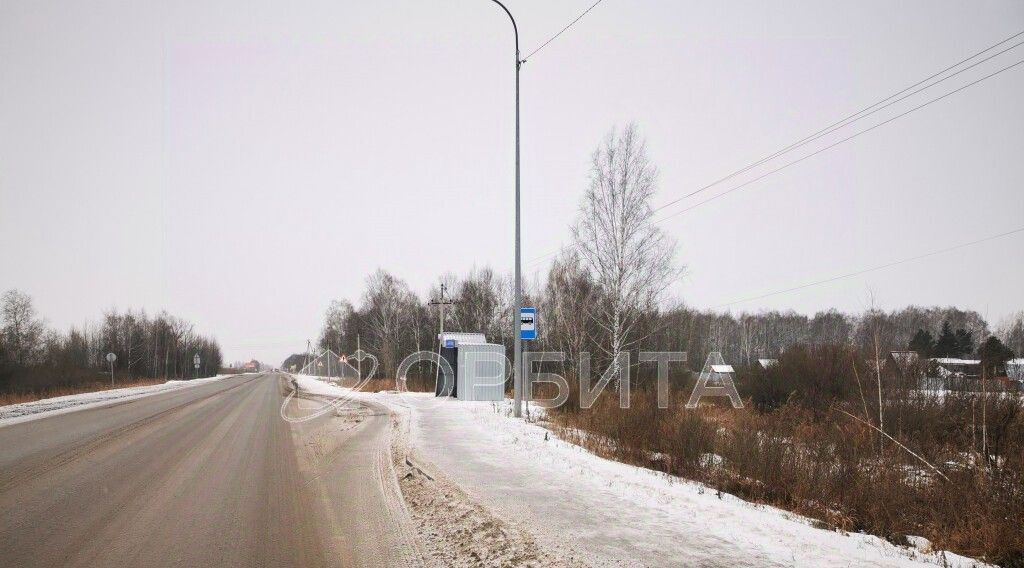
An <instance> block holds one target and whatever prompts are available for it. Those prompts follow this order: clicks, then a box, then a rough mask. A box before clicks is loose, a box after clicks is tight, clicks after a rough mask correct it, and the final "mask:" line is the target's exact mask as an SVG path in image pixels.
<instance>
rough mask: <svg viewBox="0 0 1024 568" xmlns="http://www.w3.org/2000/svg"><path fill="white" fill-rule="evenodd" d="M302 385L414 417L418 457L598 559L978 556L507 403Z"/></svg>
mask: <svg viewBox="0 0 1024 568" xmlns="http://www.w3.org/2000/svg"><path fill="white" fill-rule="evenodd" d="M297 380H298V382H299V385H300V389H308V390H311V391H314V390H315V392H317V393H318V394H324V395H335V396H342V395H350V396H353V397H355V398H365V399H367V400H372V401H376V402H379V403H382V404H385V405H387V406H388V407H390V408H391V409H392V410H393V411H394V412H396V413H398V414H400V415H402V416H404V417H406V418H407V419H408V425H409V429H410V432H409V434H408V436H409V439H408V441H407V443H409V444H410V445H411V446H412V452H413V456H414V458H415V459H418V460H422V461H423V462H427V463H428V466H427V467H429V465H433V466H434V467H436V468H437V469H439V470H441V471H443V472H444V473H445V475H446V476H447V477H448V478H450V479H451V480H453V481H455V482H456V483H458V484H459V485H460V486H461V487H462V488H463V489H464V490H465V491H466V492H467V493H468V494H469V495H470V496H472V497H473V498H474V499H477V500H479V501H480V502H481V503H482V504H484V505H485V506H487V507H489V508H491V509H492V510H494V511H496V512H497V513H499V514H500V515H501V516H502V517H504V518H506V519H509V520H510V521H512V522H513V523H516V524H518V525H520V526H524V527H526V528H527V529H528V530H530V531H531V533H532V534H533V535H534V536H535V538H536V539H537V541H538V542H539V543H540V544H541V545H542V546H544V547H547V548H550V549H552V550H558V551H563V552H564V551H572V553H573V554H574V555H575V554H578V555H581V556H583V557H584V558H587V559H588V560H589V561H590V562H591V563H593V564H598V565H608V564H610V565H630V566H633V565H638V566H684V565H685V566H695V565H696V566H901V567H902V566H921V565H936V564H937V565H948V566H971V565H977V564H978V563H977V562H976V561H974V560H972V559H969V558H965V557H962V556H958V555H955V554H951V553H935V554H926V553H923V552H919V551H917V550H913V549H908V548H903V547H898V546H895V545H892V544H890V543H888V542H886V541H885V540H883V539H880V538H877V537H874V536H869V535H864V534H856V533H852V534H850V533H839V532H835V531H829V530H824V529H818V528H814V527H813V526H812V521H810V520H809V519H806V518H803V517H800V516H798V515H794V514H791V513H788V512H785V511H783V510H781V509H777V508H774V507H767V506H761V505H755V504H751V503H748V502H745V501H743V500H741V499H739V498H736V497H734V496H732V495H728V494H722V495H717V494H716V492H715V490H714V489H711V488H708V487H706V486H704V485H702V484H699V483H694V482H691V481H686V480H683V479H680V478H676V477H671V476H667V475H664V474H661V473H658V472H654V471H651V470H646V469H643V468H638V467H635V466H631V465H627V464H623V463H619V462H615V461H611V460H607V459H603V458H600V457H598V456H595V455H594V454H591V453H590V452H587V451H585V450H583V449H582V448H580V447H579V446H575V445H572V444H569V443H567V442H564V441H562V440H559V439H557V437H556V436H555V435H554V433H552V432H550V431H548V430H547V429H545V428H543V427H541V426H539V425H537V424H532V423H528V422H525V421H523V420H518V419H514V418H511V417H510V414H511V412H510V404H509V402H508V401H504V402H501V403H489V402H461V401H456V400H452V399H438V398H435V397H434V396H433V395H431V394H424V393H401V394H399V393H373V394H366V393H351V392H350V391H347V390H345V389H341V388H338V387H335V386H333V385H330V384H328V383H325V382H322V381H318V380H316V379H315V378H312V377H298V378H297Z"/></svg>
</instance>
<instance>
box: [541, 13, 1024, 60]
mask: <svg viewBox="0 0 1024 568" xmlns="http://www.w3.org/2000/svg"><path fill="white" fill-rule="evenodd" d="M603 1H604V0H597V2H594V3H593V4H591V6H590V7H589V8H587V9H586V10H584V11H583V13H582V14H580V15H579V16H576V19H575V20H573V21H571V22H569V25H567V26H565V27H564V28H562V29H561V30H559V31H558V33H557V34H555V35H553V36H551V37H550V38H548V40H547V41H545V42H544V43H542V44H540V47H538V48H537V49H535V50H533V51H531V52H530V54H529V55H527V56H526V57H524V58H523V59H522V62H523V63H525V62H526V60H527V59H529V58H531V57H533V55H534V54H535V53H537V52H538V51H540V50H542V49H544V48H545V47H547V45H548V44H549V43H551V42H553V41H555V39H557V38H558V36H560V35H562V34H563V33H565V31H566V30H568V29H569V28H571V27H573V25H575V24H576V22H578V21H580V20H582V19H583V16H586V15H587V14H588V13H589V12H590V11H591V10H593V9H594V8H595V7H597V5H598V4H600V3H601V2H603ZM1021 33H1024V32H1021Z"/></svg>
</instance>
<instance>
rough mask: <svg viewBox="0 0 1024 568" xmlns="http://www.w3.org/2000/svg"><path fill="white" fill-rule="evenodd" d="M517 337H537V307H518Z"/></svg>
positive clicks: (526, 338) (528, 338)
mask: <svg viewBox="0 0 1024 568" xmlns="http://www.w3.org/2000/svg"><path fill="white" fill-rule="evenodd" d="M519 338H520V339H523V340H530V339H537V308H520V310H519Z"/></svg>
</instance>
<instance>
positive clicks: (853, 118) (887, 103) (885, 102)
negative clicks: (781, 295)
mask: <svg viewBox="0 0 1024 568" xmlns="http://www.w3.org/2000/svg"><path fill="white" fill-rule="evenodd" d="M1020 35H1024V31H1022V32H1019V33H1017V34H1015V35H1013V36H1010V37H1009V38H1007V39H1004V40H1003V41H1001V42H999V43H997V44H995V45H993V46H991V47H988V48H985V49H983V50H981V51H979V52H978V53H975V54H974V55H972V56H970V57H968V58H966V59H964V60H961V61H960V62H958V63H956V64H954V65H951V66H949V67H947V68H945V69H943V70H942V71H939V72H938V73H935V74H933V75H931V76H930V77H927V78H925V79H923V80H921V81H918V82H917V83H914V84H913V85H911V86H909V87H907V88H905V89H903V90H902V91H899V92H897V93H894V94H892V95H889V96H888V97H886V98H884V99H882V100H880V101H878V102H876V103H874V104H872V105H869V106H867V107H865V108H863V109H861V110H859V111H857V112H855V113H853V114H851V115H849V116H847V117H845V118H843V119H841V120H839V121H837V122H834V123H832V124H830V125H828V126H826V127H825V128H822V129H821V130H818V131H817V132H815V133H813V134H809V135H808V136H805V137H804V138H801V139H800V140H797V141H796V142H793V143H792V144H790V145H789V146H786V147H785V148H782V149H781V150H778V151H776V152H774V153H772V154H769V155H767V156H765V157H763V158H761V159H760V160H757V161H755V162H752V163H750V164H748V165H746V166H744V167H742V168H740V169H738V170H736V171H734V172H732V173H731V174H729V175H727V176H725V177H722V178H719V179H717V180H715V181H713V182H711V183H709V184H707V185H705V186H704V187H701V188H699V189H696V190H694V191H692V192H690V193H687V194H686V195H684V196H682V197H678V198H676V199H673V200H672V201H669V202H668V203H665V204H663V205H660V206H658V207H657V208H655V209H654V210H653V211H652V213H657V212H658V211H661V210H662V209H665V208H667V207H670V206H672V205H675V204H676V203H679V202H680V201H682V200H684V199H687V198H690V197H693V196H694V195H697V194H698V193H701V192H703V191H706V190H708V189H711V188H712V187H714V186H716V185H718V184H720V183H722V182H724V181H727V180H730V179H732V178H734V177H736V176H738V175H740V174H743V173H746V172H748V171H750V170H752V169H754V168H756V167H757V166H760V165H762V164H764V163H765V162H769V161H771V160H773V159H775V158H777V157H779V156H781V155H783V154H786V153H789V152H791V151H793V150H796V149H797V148H800V147H802V146H806V145H807V144H810V143H811V142H814V141H815V140H818V139H820V138H823V137H825V136H828V135H829V134H832V133H833V132H836V131H837V130H839V129H841V128H845V127H847V126H849V125H851V124H853V123H855V122H857V121H858V120H862V119H864V118H867V117H869V116H871V115H873V114H875V113H877V112H880V111H882V110H884V109H886V108H889V107H891V106H892V105H894V104H896V103H898V102H900V101H903V100H906V99H908V98H910V97H912V96H914V95H916V94H918V93H920V92H921V91H924V90H925V89H930V88H931V87H934V86H935V85H938V84H939V83H942V82H943V81H946V80H948V79H952V78H953V77H956V76H957V75H959V74H961V73H964V72H965V71H969V70H971V69H973V68H975V67H977V66H978V65H981V64H982V63H985V62H986V61H989V60H990V59H993V58H995V57H998V56H1000V55H1002V54H1004V53H1006V52H1007V51H1010V50H1011V49H1014V48H1016V47H1018V46H1020V45H1022V44H1024V41H1022V42H1018V43H1015V44H1013V45H1011V46H1010V47H1008V48H1006V49H1004V50H1002V51H1000V52H998V53H994V54H992V55H990V56H988V57H986V58H985V59H982V60H980V61H976V62H974V63H972V64H971V65H969V66H967V67H964V68H963V69H960V70H959V71H957V72H956V73H953V74H951V75H947V76H946V77H943V78H942V79H939V80H938V81H935V82H933V83H929V84H927V85H925V86H923V87H921V88H920V89H917V90H915V91H913V92H910V93H907V91H910V90H911V89H914V88H915V87H917V86H919V85H922V84H924V83H927V82H928V81H930V80H931V79H934V78H935V77H937V76H939V75H942V74H943V73H945V72H946V71H949V70H950V69H953V68H955V67H957V66H959V65H962V64H964V63H966V62H967V61H970V60H971V59H974V58H975V57H977V56H979V55H981V54H983V53H985V52H987V51H991V50H992V49H994V48H996V47H998V46H1000V45H1002V44H1004V43H1006V42H1008V41H1010V40H1012V39H1014V38H1016V37H1018V36H1020ZM903 93H907V94H906V95H903ZM900 95H903V96H902V97H900ZM896 97H899V98H896ZM893 99H895V100H893ZM878 105H882V106H878ZM875 107H877V108H875ZM869 111H870V112H869Z"/></svg>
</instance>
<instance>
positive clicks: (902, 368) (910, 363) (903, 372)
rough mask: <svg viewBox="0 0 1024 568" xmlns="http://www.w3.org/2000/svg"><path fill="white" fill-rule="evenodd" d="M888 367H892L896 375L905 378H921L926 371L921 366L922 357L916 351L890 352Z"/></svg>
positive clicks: (887, 361)
mask: <svg viewBox="0 0 1024 568" xmlns="http://www.w3.org/2000/svg"><path fill="white" fill-rule="evenodd" d="M886 365H887V366H888V365H892V368H893V369H895V370H896V373H897V374H898V375H899V376H900V377H903V378H910V377H919V376H921V375H923V374H924V371H925V370H926V369H925V366H924V365H922V364H921V356H920V355H918V354H917V352H916V351H890V352H889V357H888V359H887V360H886Z"/></svg>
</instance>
